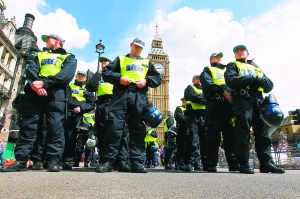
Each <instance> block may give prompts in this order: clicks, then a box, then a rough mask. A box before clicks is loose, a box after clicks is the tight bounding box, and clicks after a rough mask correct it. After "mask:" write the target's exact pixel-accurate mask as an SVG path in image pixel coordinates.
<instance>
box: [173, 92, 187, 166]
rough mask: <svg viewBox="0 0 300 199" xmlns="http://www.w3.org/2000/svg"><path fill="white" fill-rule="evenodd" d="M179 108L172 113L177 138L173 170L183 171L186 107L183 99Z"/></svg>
mask: <svg viewBox="0 0 300 199" xmlns="http://www.w3.org/2000/svg"><path fill="white" fill-rule="evenodd" d="M180 100H181V103H182V105H181V106H177V107H176V109H175V112H174V118H175V120H176V127H177V131H176V132H177V138H176V145H177V150H176V160H175V169H180V170H182V169H184V163H183V159H182V158H183V150H184V144H185V141H184V135H185V121H186V116H185V114H184V113H185V110H186V109H185V106H186V100H185V98H184V97H183V98H181V99H180Z"/></svg>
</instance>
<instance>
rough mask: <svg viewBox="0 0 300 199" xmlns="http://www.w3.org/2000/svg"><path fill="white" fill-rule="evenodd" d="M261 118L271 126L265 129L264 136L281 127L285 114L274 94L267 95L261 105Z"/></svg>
mask: <svg viewBox="0 0 300 199" xmlns="http://www.w3.org/2000/svg"><path fill="white" fill-rule="evenodd" d="M260 118H261V119H262V120H263V121H264V123H265V124H266V125H267V126H268V127H269V128H268V131H264V133H263V135H262V136H264V137H269V136H270V135H271V134H272V133H273V132H274V131H275V130H276V129H277V128H278V127H280V125H281V123H282V121H283V119H284V114H283V112H282V110H281V108H280V107H279V105H278V102H277V100H276V98H275V96H274V95H272V94H270V95H269V96H267V97H266V98H265V100H264V102H263V104H262V106H261V107H260Z"/></svg>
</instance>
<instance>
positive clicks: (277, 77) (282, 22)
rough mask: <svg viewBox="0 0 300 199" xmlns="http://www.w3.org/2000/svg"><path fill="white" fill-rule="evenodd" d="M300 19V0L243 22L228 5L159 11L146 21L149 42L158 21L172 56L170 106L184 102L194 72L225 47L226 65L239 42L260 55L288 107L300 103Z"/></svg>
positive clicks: (257, 59)
mask: <svg viewBox="0 0 300 199" xmlns="http://www.w3.org/2000/svg"><path fill="white" fill-rule="evenodd" d="M299 18H300V2H299V1H297V0H292V1H284V2H283V3H280V4H278V5H277V6H276V7H274V8H273V9H272V10H268V12H266V13H264V14H263V15H261V16H259V17H257V18H253V19H249V18H247V19H245V20H243V21H241V22H238V21H234V20H233V13H232V12H231V11H230V10H225V9H219V10H213V11H212V10H208V9H206V10H194V9H192V8H189V7H183V8H180V9H178V10H177V11H176V12H172V13H169V14H165V13H163V12H162V11H157V13H156V18H155V19H154V20H153V22H151V23H149V24H147V25H143V26H144V37H145V38H146V41H147V42H146V43H148V44H149V43H151V40H152V38H153V33H154V32H155V23H157V24H158V32H159V34H160V36H161V38H162V40H163V46H164V50H165V51H166V52H167V53H168V55H169V59H170V74H171V76H170V108H171V109H172V110H173V109H175V107H176V106H177V105H180V103H181V102H180V98H181V97H182V96H183V94H184V89H185V88H186V86H187V85H188V84H191V78H192V76H193V75H194V74H199V73H201V72H202V70H203V67H205V66H207V65H208V64H209V55H210V54H211V53H212V52H215V51H222V52H223V53H224V58H223V63H224V64H226V63H228V62H230V61H232V60H234V56H233V52H232V48H233V47H234V46H235V45H237V44H245V45H247V47H248V49H249V53H250V56H249V58H251V59H252V58H255V62H256V63H257V64H258V65H260V66H261V67H262V69H263V71H264V72H265V73H266V74H267V76H268V77H270V78H271V79H272V81H273V82H274V84H275V88H274V89H273V91H272V92H271V93H272V94H275V96H276V97H277V99H278V101H279V103H280V106H281V108H282V109H283V111H284V112H285V113H287V112H288V111H290V110H294V109H296V108H300V103H299V100H300V92H299V88H298V87H297V85H298V84H299V77H298V76H299V75H298V74H299V66H298V65H299V64H298V63H297V60H298V59H297V57H298V52H297V51H298V46H297V45H296V43H299V41H300V40H299V39H298V37H299V35H300V29H299V28H297V26H298V25H297V24H298V23H299ZM149 32H150V33H151V34H149ZM147 53H148V52H147ZM178 82H179V83H178Z"/></svg>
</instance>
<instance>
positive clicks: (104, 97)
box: [97, 95, 112, 104]
mask: <svg viewBox="0 0 300 199" xmlns="http://www.w3.org/2000/svg"><path fill="white" fill-rule="evenodd" d="M111 98H112V95H101V96H98V97H97V104H104V103H110V101H111Z"/></svg>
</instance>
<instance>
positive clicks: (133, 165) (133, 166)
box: [131, 160, 148, 173]
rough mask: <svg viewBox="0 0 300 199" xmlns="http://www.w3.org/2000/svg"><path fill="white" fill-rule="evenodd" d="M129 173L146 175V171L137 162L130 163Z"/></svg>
mask: <svg viewBox="0 0 300 199" xmlns="http://www.w3.org/2000/svg"><path fill="white" fill-rule="evenodd" d="M131 172H132V173H147V172H148V171H147V169H145V167H144V166H143V165H142V164H141V163H140V162H139V161H138V160H134V161H133V162H131Z"/></svg>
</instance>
